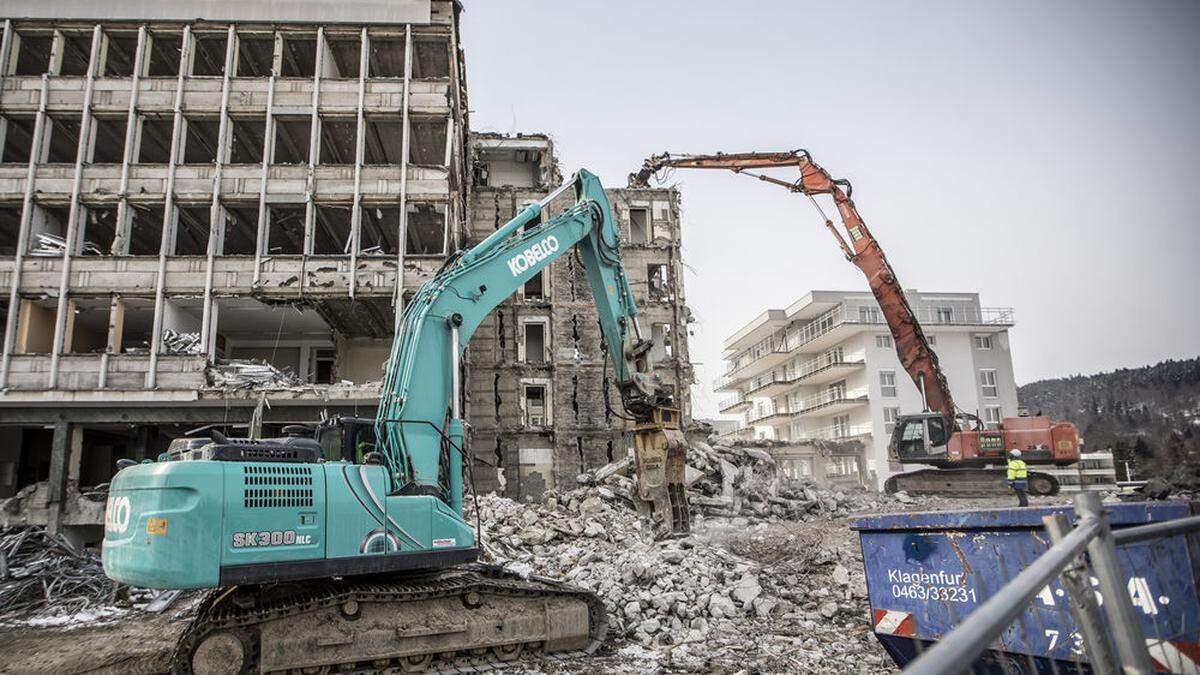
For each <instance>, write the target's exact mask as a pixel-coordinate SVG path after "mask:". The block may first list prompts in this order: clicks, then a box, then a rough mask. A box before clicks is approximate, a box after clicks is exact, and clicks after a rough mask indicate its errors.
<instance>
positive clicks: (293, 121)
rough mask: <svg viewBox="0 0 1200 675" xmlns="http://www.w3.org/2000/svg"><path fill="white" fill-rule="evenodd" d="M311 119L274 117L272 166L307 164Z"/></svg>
mask: <svg viewBox="0 0 1200 675" xmlns="http://www.w3.org/2000/svg"><path fill="white" fill-rule="evenodd" d="M311 137H312V119H311V118H308V117H276V118H275V149H274V153H273V154H272V155H271V161H272V163H274V164H307V163H308V148H309V141H310V140H311Z"/></svg>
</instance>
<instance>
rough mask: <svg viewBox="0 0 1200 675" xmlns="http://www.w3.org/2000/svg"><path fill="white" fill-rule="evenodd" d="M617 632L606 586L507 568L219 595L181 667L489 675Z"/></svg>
mask: <svg viewBox="0 0 1200 675" xmlns="http://www.w3.org/2000/svg"><path fill="white" fill-rule="evenodd" d="M607 632H608V614H607V611H606V609H605V607H604V603H603V602H602V601H601V600H600V598H599V597H598V596H596V595H595V594H593V593H591V592H589V591H586V590H583V589H580V588H577V587H574V586H569V585H567V584H564V583H562V582H559V581H555V580H553V579H546V578H542V577H530V578H529V579H524V578H522V577H520V576H519V575H517V574H514V573H513V572H510V571H507V570H505V569H503V568H501V567H496V566H490V565H479V564H475V565H469V566H464V567H459V568H455V569H452V570H446V571H442V572H432V573H422V574H408V575H403V576H395V577H384V578H381V577H371V578H368V579H363V580H354V579H345V580H329V581H316V582H303V583H295V584H279V585H269V586H267V585H265V586H255V587H233V588H226V589H217V590H215V591H212V592H211V593H210V594H209V596H208V597H207V598H206V599H205V600H204V602H203V603H202V604H201V606H200V610H199V612H198V613H197V616H196V618H195V619H193V621H192V623H191V624H190V625H189V626H188V628H187V630H186V631H185V632H184V634H183V636H182V637H181V638H180V640H179V643H178V644H177V646H176V649H175V653H174V655H173V656H172V660H171V670H172V672H174V673H197V674H200V675H208V674H209V673H315V674H320V673H331V672H333V673H413V672H432V673H462V672H485V671H489V670H493V669H495V668H498V667H503V666H505V665H506V664H511V662H513V661H515V660H517V659H520V658H522V656H524V655H533V654H546V655H548V656H549V657H552V658H554V659H565V658H572V657H576V656H581V655H585V654H590V653H592V652H594V651H595V650H596V649H598V648H599V647H600V646H601V645H602V644H603V643H604V640H605V638H606V636H607Z"/></svg>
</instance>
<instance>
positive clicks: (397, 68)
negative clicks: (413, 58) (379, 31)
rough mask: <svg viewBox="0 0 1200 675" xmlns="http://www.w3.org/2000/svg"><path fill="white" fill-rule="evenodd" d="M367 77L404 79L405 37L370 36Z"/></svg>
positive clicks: (368, 37)
mask: <svg viewBox="0 0 1200 675" xmlns="http://www.w3.org/2000/svg"><path fill="white" fill-rule="evenodd" d="M367 39H368V42H369V44H368V51H367V54H368V56H367V76H368V77H404V37H403V36H398V37H397V36H384V35H368V36H367Z"/></svg>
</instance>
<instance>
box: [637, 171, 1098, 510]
mask: <svg viewBox="0 0 1200 675" xmlns="http://www.w3.org/2000/svg"><path fill="white" fill-rule="evenodd" d="M790 167H795V168H796V169H798V170H799V172H800V177H799V179H797V180H795V181H794V182H793V181H790V180H784V179H781V178H777V177H775V176H771V175H767V174H765V173H761V172H759V170H763V169H778V168H790ZM673 168H675V169H725V170H727V171H732V172H734V173H738V174H743V175H747V176H751V177H754V178H757V179H759V180H761V181H764V182H767V183H771V184H774V185H779V186H781V187H784V188H787V189H788V190H791V191H792V192H798V193H800V194H803V195H805V196H806V197H808V198H809V200H810V201H811V202H812V204H813V206H815V207H816V208H817V211H818V212H820V214H821V217H822V218H823V219H824V221H825V226H826V227H827V228H829V231H830V232H832V233H833V235H834V237H835V238H836V239H837V242H838V245H839V246H840V247H841V249H842V252H843V253H845V254H846V259H847V260H849V261H850V262H852V263H854V264H855V265H856V266H857V267H858V268H859V269H860V270H862V272H863V274H865V275H866V276H867V282H868V284H870V286H871V292H872V293H873V294H874V295H875V299H876V300H877V301H878V302H879V307H880V309H881V310H882V311H883V315H884V317H885V318H886V320H887V324H888V328H890V329H891V332H892V338H893V343H894V344H895V347H896V355H897V356H899V357H900V363H901V364H902V365H903V367H904V369H905V370H906V371H907V372H908V374H909V376H910V377H911V378H912V380H913V383H914V384H916V385H917V389H918V390H920V392H921V396H922V399H923V401H924V410H923V412H921V413H920V414H915V415H903V416H901V417H900V418H899V419H898V420H896V426H895V430H894V431H893V433H892V439H891V443H890V444H889V446H888V449H889V452H890V454H891V456H892V459H894V460H895V461H898V462H900V463H901V464H925V465H931V466H933V467H936V468H934V469H924V470H918V471H912V472H908V473H903V474H897V475H894V476H891V477H890V478H888V479H887V481H886V483H885V485H884V487H885V489H886V490H887V491H888V492H897V491H901V490H904V491H907V492H913V493H931V494H942V495H946V494H954V495H958V494H963V495H967V494H970V495H974V494H980V493H989V492H995V491H999V490H1001V489H1003V487H1004V482H1003V481H1004V478H1005V475H1004V472H1003V471H1002V470H1001V469H1000V468H999V467H1002V466H1003V465H1004V464H1005V461H1006V456H1007V451H1008V450H1011V449H1012V448H1018V449H1020V450H1021V458H1022V459H1024V460H1025V461H1026V462H1027V463H1029V464H1042V465H1045V464H1057V465H1062V464H1070V463H1072V462H1075V461H1077V460H1078V459H1079V433H1078V431H1077V430H1076V429H1075V426H1074V425H1072V424H1071V423H1069V422H1057V423H1055V422H1052V421H1051V419H1050V418H1049V417H1042V416H1036V417H1009V418H1005V419H1004V421H1003V422H1001V423H1000V425H999V427H998V428H996V429H988V428H985V426H984V425H983V424H982V423H981V422H980V420H979V417H978V416H976V415H973V414H969V413H964V412H962V411H960V410H959V409H958V408H957V407H956V406H955V405H954V399H953V398H952V397H951V395H950V387H949V385H947V384H946V378H945V376H944V375H943V374H942V370H941V368H940V367H939V366H938V359H937V355H936V354H935V353H934V352H933V350H932V349H931V348H930V347H929V340H928V339H926V337H925V334H924V333H923V332H922V331H921V324H920V322H918V321H917V317H916V314H915V313H914V312H913V310H912V308H911V307H910V306H909V304H908V300H907V298H905V295H904V290H903V287H902V286H901V285H900V282H899V281H897V280H896V274H895V272H894V271H893V270H892V266H891V265H890V264H889V263H888V260H887V257H886V256H885V255H884V254H883V249H882V248H880V246H879V242H878V241H876V239H875V237H873V236H872V235H871V231H870V230H868V229H867V225H866V223H864V222H863V219H862V216H860V215H859V213H858V210H857V209H856V208H855V206H854V201H853V200H852V199H851V194H852V192H853V190H852V188H851V186H850V182H849V181H847V180H843V179H834V178H832V177H831V176H830V175H829V173H828V172H827V171H825V169H823V168H821V167H820V166H818V165H817V164H815V163H814V162H813V161H812V157H811V156H810V155H809V154H808V152H807V151H805V150H793V151H789V152H746V153H731V154H724V153H717V154H712V155H672V154H669V153H664V154H661V155H654V156H652V157H650V158H649V159H647V160H646V161H645V162H644V163H643V165H642V168H641V169H640V170H639V171H638V172H637V173H633V174H630V176H629V185H630V187H648V186H649V180H650V178H651V177H652V176H655V175H656V174H659V173H660V172H661V171H663V170H664V169H673ZM818 195H829V196H830V197H832V199H833V203H834V205H835V206H836V207H837V211H838V214H839V215H840V217H841V221H842V226H843V228H844V229H845V231H846V234H847V235H848V236H849V238H850V241H849V242H847V241H846V239H845V238H844V237H843V236H842V234H841V233H840V232H839V231H838V229H837V227H835V226H834V224H833V221H831V220H830V219H829V218H828V217H827V216H826V215H825V213H824V211H823V210H822V209H821V207H820V204H819V203H818V202H817V200H816V199H815V197H816V196H818ZM1058 488H1059V485H1058V480H1057V479H1056V478H1055V477H1054V476H1052V475H1051V474H1048V473H1044V472H1039V471H1030V472H1029V491H1030V493H1031V494H1042V495H1050V494H1055V493H1057V492H1058Z"/></svg>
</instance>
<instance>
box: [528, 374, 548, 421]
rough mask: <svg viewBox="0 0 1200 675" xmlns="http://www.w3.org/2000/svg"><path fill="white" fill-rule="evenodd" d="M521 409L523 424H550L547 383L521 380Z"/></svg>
mask: <svg viewBox="0 0 1200 675" xmlns="http://www.w3.org/2000/svg"><path fill="white" fill-rule="evenodd" d="M521 410H522V412H523V415H524V418H525V419H524V422H525V426H527V427H544V426H549V425H550V424H551V419H550V415H551V413H550V386H549V384H548V383H545V382H537V383H533V382H522V383H521Z"/></svg>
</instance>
